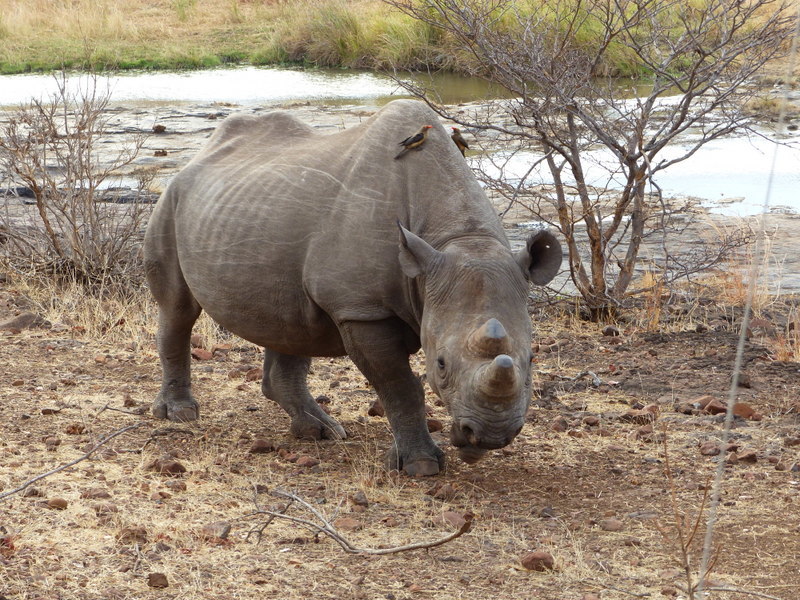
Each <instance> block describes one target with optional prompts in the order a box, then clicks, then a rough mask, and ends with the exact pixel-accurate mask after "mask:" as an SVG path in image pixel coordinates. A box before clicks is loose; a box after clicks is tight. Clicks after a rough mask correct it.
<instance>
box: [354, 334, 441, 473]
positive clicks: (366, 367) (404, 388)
mask: <svg viewBox="0 0 800 600" xmlns="http://www.w3.org/2000/svg"><path fill="white" fill-rule="evenodd" d="M405 327H406V325H405V324H403V323H401V322H399V321H396V320H386V321H375V322H369V323H357V322H348V323H344V324H343V325H342V326H341V332H342V339H343V340H344V342H345V347H346V348H347V353H348V354H349V355H350V358H351V359H352V360H353V362H354V363H355V364H356V366H357V367H358V368H359V370H360V371H361V372H362V373H363V374H364V376H365V377H366V378H367V379H368V380H369V382H370V383H371V384H372V385H373V387H374V388H375V391H376V392H377V393H378V397H379V398H380V401H381V403H382V404H383V407H384V410H385V412H386V417H387V419H388V420H389V426H390V427H391V429H392V433H393V434H394V444H393V445H392V448H391V449H390V450H389V452H388V454H387V456H386V468H387V469H389V470H392V469H397V470H398V471H399V470H403V471H405V472H406V473H407V474H408V475H412V476H419V475H436V474H437V473H439V472H440V471H444V467H445V457H444V452H442V449H441V448H439V446H437V445H436V442H434V441H433V438H431V434H430V433H429V432H428V425H427V421H426V415H425V391H424V389H423V387H422V382H421V381H420V380H419V377H417V376H416V375H414V372H413V371H412V370H411V366H410V365H409V363H408V356H409V354H410V351H409V348H408V347H407V345H406V344H407V340H408V339H409V335H408V332H407V331H405Z"/></svg>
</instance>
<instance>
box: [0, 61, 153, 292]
mask: <svg viewBox="0 0 800 600" xmlns="http://www.w3.org/2000/svg"><path fill="white" fill-rule="evenodd" d="M56 82H57V84H58V89H57V92H56V93H55V94H54V95H53V96H51V97H50V99H49V100H32V101H31V102H30V103H29V104H28V105H26V106H21V107H20V108H19V109H17V110H16V111H15V112H14V113H13V114H12V115H11V116H10V118H9V119H8V120H7V121H6V122H5V123H4V124H3V126H2V129H1V130H0V169H2V175H3V177H4V179H5V180H6V182H7V184H8V185H7V190H6V193H5V197H4V198H3V206H2V214H0V260H2V263H4V265H3V266H4V268H5V269H6V270H8V271H10V272H17V273H21V274H22V275H24V276H26V277H28V278H30V277H41V278H43V279H44V280H46V281H50V282H55V283H57V284H58V283H59V282H61V283H73V282H78V283H80V284H82V285H83V286H84V287H86V288H87V290H89V291H91V292H93V293H101V294H102V293H106V292H109V291H123V292H129V291H130V290H131V289H133V288H135V287H137V286H139V285H141V283H140V282H141V279H142V277H141V276H140V272H141V271H140V266H141V257H140V252H139V246H140V241H141V235H142V231H143V228H144V225H145V222H146V219H147V217H148V215H149V212H150V209H151V206H150V205H149V203H148V202H147V199H146V198H145V195H144V192H146V191H147V189H146V188H147V186H148V185H149V183H150V181H149V179H148V177H147V176H140V177H138V184H137V188H138V189H137V190H135V191H134V192H133V194H132V195H131V197H129V198H128V202H126V203H119V202H108V201H107V199H108V198H107V196H106V193H107V190H108V188H109V187H110V184H112V183H115V182H116V181H118V180H119V178H120V176H119V173H120V170H121V169H123V168H125V167H127V166H129V165H131V163H133V161H134V159H135V158H136V156H137V153H138V152H139V150H140V149H141V147H142V145H143V143H144V141H145V136H144V135H143V134H136V133H134V134H131V137H130V138H129V139H128V141H127V142H126V145H125V146H124V147H123V148H122V149H121V150H118V151H116V152H111V153H110V155H102V156H101V154H100V148H101V144H104V143H107V142H108V141H109V139H108V138H109V135H110V128H109V116H108V112H107V111H106V109H107V107H108V103H109V100H110V91H108V90H105V91H102V90H100V89H99V85H98V81H97V79H96V78H95V77H88V78H81V79H80V80H78V88H77V91H75V92H73V91H71V89H70V87H71V86H70V80H69V79H68V78H67V76H66V75H64V74H61V75H60V76H57V77H56ZM10 191H21V192H22V194H20V195H21V196H24V197H22V198H21V197H19V196H18V195H17V194H12V193H10ZM31 209H33V210H31Z"/></svg>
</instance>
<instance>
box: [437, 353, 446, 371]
mask: <svg viewBox="0 0 800 600" xmlns="http://www.w3.org/2000/svg"><path fill="white" fill-rule="evenodd" d="M436 365H437V366H438V367H439V368H440V369H441V370H444V367H445V364H444V358H442V357H441V356H440V357H439V358H437V359H436Z"/></svg>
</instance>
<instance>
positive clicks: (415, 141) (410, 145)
mask: <svg viewBox="0 0 800 600" xmlns="http://www.w3.org/2000/svg"><path fill="white" fill-rule="evenodd" d="M432 127H433V125H423V126H422V128H421V129H420V130H419V131H418V132H417V133H415V134H414V135H412V136H409V137H407V138H406V139H404V140H403V141H402V142H400V146H403V149H402V150H400V153H399V154H398V155H397V156H395V159H398V158H402V157H403V156H404V155H405V154H406V152H408V151H409V150H419V149H420V148H422V144H424V143H425V140H426V139H427V138H428V130H429V129H431V128H432Z"/></svg>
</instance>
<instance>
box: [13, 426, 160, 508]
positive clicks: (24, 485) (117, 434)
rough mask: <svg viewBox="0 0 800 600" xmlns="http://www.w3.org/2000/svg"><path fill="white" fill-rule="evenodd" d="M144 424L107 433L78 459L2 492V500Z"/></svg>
mask: <svg viewBox="0 0 800 600" xmlns="http://www.w3.org/2000/svg"><path fill="white" fill-rule="evenodd" d="M142 425H144V422H143V421H141V422H139V423H134V424H133V425H128V426H127V427H123V428H122V429H118V430H117V431H115V432H113V433H111V434H109V435H107V436H106V437H105V438H103V439H102V440H100V441H99V442H97V443H96V444H95V445H94V446H92V448H91V449H90V450H89V451H88V452H87V453H86V454H84V455H83V456H81V457H79V458H76V459H75V460H73V461H72V462H68V463H67V464H65V465H61V466H60V467H56V468H55V469H53V470H52V471H48V472H47V473H42V474H41V475H37V476H36V477H34V478H33V479H29V480H28V481H26V482H25V483H23V484H22V485H21V486H19V487H18V488H15V489H13V490H9V491H8V492H3V493H2V494H0V500H4V499H5V498H8V497H9V496H11V495H13V494H16V493H18V492H21V491H22V490H24V489H25V488H26V487H28V486H29V485H31V484H32V483H36V482H37V481H40V480H42V479H44V478H45V477H49V476H50V475H53V474H54V473H58V472H59V471H64V470H65V469H69V468H70V467H72V466H74V465H76V464H78V463H79V462H81V461H83V460H86V459H87V458H89V457H90V456H91V455H92V454H94V453H95V452H97V450H98V449H99V448H100V447H101V446H103V445H105V444H106V443H108V442H110V441H111V440H113V439H114V438H115V437H117V436H119V435H122V434H123V433H125V432H127V431H130V430H131V429H136V428H137V427H141V426H142Z"/></svg>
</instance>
